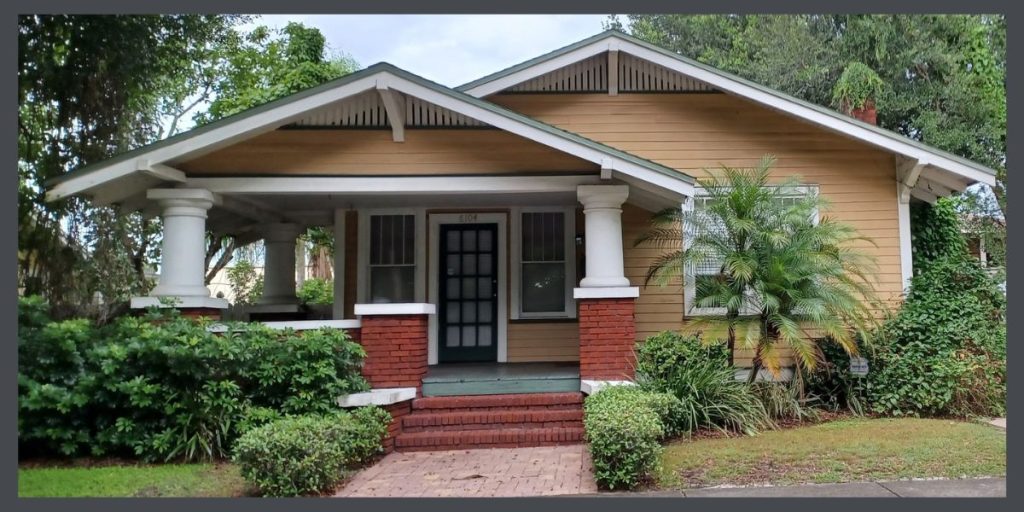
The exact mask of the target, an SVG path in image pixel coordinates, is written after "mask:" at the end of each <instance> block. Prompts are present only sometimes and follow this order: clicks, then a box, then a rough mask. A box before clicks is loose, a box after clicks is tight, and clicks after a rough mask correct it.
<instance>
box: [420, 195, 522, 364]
mask: <svg viewBox="0 0 1024 512" xmlns="http://www.w3.org/2000/svg"><path fill="white" fill-rule="evenodd" d="M469 216H472V217H469ZM491 223H496V224H497V225H498V239H497V240H496V242H497V244H498V246H497V249H498V318H497V321H498V362H499V363H504V362H507V361H508V268H507V266H508V247H507V245H508V242H507V241H508V216H507V215H506V214H505V213H496V212H479V213H477V212H472V211H465V212H460V213H432V214H429V215H428V216H427V224H428V226H429V231H430V235H429V238H428V239H427V240H428V242H427V244H426V251H427V252H428V253H429V254H430V255H431V257H430V258H429V261H430V264H429V269H428V270H427V290H428V302H430V303H431V304H439V299H438V278H437V275H438V271H439V267H438V261H437V259H438V258H437V255H436V254H437V248H438V247H440V233H441V224H491ZM437 329H438V320H437V315H431V316H430V318H429V319H428V328H427V331H428V333H427V334H428V335H427V339H428V340H429V343H428V344H427V364H431V365H434V364H438V347H437Z"/></svg>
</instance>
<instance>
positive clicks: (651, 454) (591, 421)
mask: <svg viewBox="0 0 1024 512" xmlns="http://www.w3.org/2000/svg"><path fill="white" fill-rule="evenodd" d="M629 387H631V386H614V387H611V388H609V389H605V390H604V391H601V392H599V393H596V394H594V395H591V396H589V397H587V400H586V401H585V403H584V413H585V414H584V420H583V425H584V429H585V430H586V434H587V441H588V442H589V443H590V454H591V458H592V459H593V462H594V478H595V479H596V480H597V483H598V485H600V486H601V487H603V488H606V489H623V488H624V489H633V488H635V487H636V486H638V485H640V484H641V483H642V482H643V481H644V480H646V479H647V478H648V477H649V475H650V474H651V473H652V472H653V471H654V470H655V469H656V468H657V466H658V462H659V459H660V457H661V445H660V444H658V440H659V439H661V438H662V437H664V436H665V428H664V426H663V424H662V420H661V418H660V417H659V414H658V413H657V412H656V411H655V410H654V409H652V408H651V407H650V404H651V403H653V401H655V400H660V399H650V398H649V397H647V396H646V395H648V393H647V392H645V391H643V390H629V389H623V388H629ZM648 400H650V401H648Z"/></svg>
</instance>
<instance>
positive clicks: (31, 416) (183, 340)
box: [18, 306, 368, 461]
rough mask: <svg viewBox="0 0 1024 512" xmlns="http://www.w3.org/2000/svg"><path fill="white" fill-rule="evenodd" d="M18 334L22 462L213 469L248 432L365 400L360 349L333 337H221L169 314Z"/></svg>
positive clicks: (234, 330)
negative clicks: (25, 458) (69, 459)
mask: <svg viewBox="0 0 1024 512" xmlns="http://www.w3.org/2000/svg"><path fill="white" fill-rule="evenodd" d="M30 307H31V306H30ZM21 331H22V332H21V334H20V335H19V375H18V383H19V385H18V388H19V410H18V420H19V425H18V426H19V446H20V448H22V453H23V454H37V455H52V454H61V455H66V456H75V455H83V454H91V455H96V456H99V455H114V456H136V457H140V458H142V459H144V460H147V461H154V460H169V459H185V460H196V459H212V458H220V457H224V456H226V455H227V454H228V453H229V450H230V448H231V445H232V443H233V441H234V440H235V439H236V438H237V437H238V436H239V435H240V434H241V433H243V432H244V431H246V430H247V429H249V428H252V427H255V426H259V425H262V424H264V423H267V422H269V421H272V420H273V419H276V417H277V416H279V415H280V414H282V413H290V414H306V413H328V412H333V411H337V410H338V406H337V404H336V403H335V401H336V399H337V397H338V396H339V395H342V394H346V393H350V392H356V391H362V390H365V389H367V388H368V385H367V383H366V382H365V380H363V378H362V377H361V376H360V373H359V366H360V362H361V360H362V357H363V354H364V353H363V350H362V347H361V346H359V345H358V344H356V343H354V342H352V341H351V340H350V339H349V338H348V337H347V335H346V334H345V333H344V332H343V331H340V330H330V329H325V330H316V331H303V332H298V333H297V332H294V331H276V330H272V329H270V328H267V327H265V326H262V325H258V324H249V325H245V324H242V325H237V326H231V330H229V332H227V333H225V334H224V335H218V334H214V333H211V332H209V331H208V330H207V324H205V323H203V322H200V321H196V320H192V319H188V318H182V317H180V316H178V315H176V314H170V315H159V316H146V317H123V318H120V319H117V320H116V321H114V322H113V323H111V324H109V325H107V326H104V327H102V328H95V327H93V326H91V325H90V324H89V323H88V322H85V321H82V320H69V321H64V322H54V323H49V324H46V325H45V326H43V327H42V328H38V327H30V326H29V324H26V327H25V328H24V329H22V330H21Z"/></svg>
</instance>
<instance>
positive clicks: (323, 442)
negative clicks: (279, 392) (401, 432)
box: [233, 407, 391, 496]
mask: <svg viewBox="0 0 1024 512" xmlns="http://www.w3.org/2000/svg"><path fill="white" fill-rule="evenodd" d="M390 420H391V416H390V415H389V414H388V413H387V412H386V411H384V410H383V409H380V408H377V407H370V408H365V409H361V410H357V411H355V412H353V413H345V412H340V413H335V414H330V415H305V416H294V417H290V418H285V419H281V420H278V421H274V422H272V423H269V424H267V425H264V426H262V427H258V428H255V429H253V430H250V431H249V432H247V433H245V434H244V435H242V437H241V438H239V439H238V442H237V443H236V444H235V449H234V457H233V460H234V462H235V463H237V464H238V465H239V466H240V468H241V473H242V477H243V478H245V479H246V481H247V482H249V483H250V484H251V485H253V486H254V487H256V488H257V489H259V490H260V492H261V493H263V494H264V495H265V496H298V495H301V494H309V493H318V492H323V491H327V490H330V489H331V488H333V487H334V486H335V485H337V483H338V482H339V481H340V480H341V478H342V476H343V471H344V469H345V468H347V467H351V466H352V465H354V464H358V463H361V462H364V461H366V460H367V459H369V458H370V457H371V456H373V455H374V454H376V453H379V452H380V451H381V450H382V445H381V440H382V439H383V437H384V434H386V433H387V426H388V423H389V422H390Z"/></svg>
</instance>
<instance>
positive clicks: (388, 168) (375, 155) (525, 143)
mask: <svg viewBox="0 0 1024 512" xmlns="http://www.w3.org/2000/svg"><path fill="white" fill-rule="evenodd" d="M178 167H180V168H181V169H182V170H184V171H185V172H187V173H188V174H189V175H192V176H215V175H219V174H222V175H231V174H238V175H257V174H266V175H282V174H283V175H288V174H300V175H302V174H311V175H317V174H322V175H331V176H338V175H342V176H343V175H389V174H395V175H449V174H487V173H495V174H501V173H512V172H594V171H596V170H597V168H596V166H595V165H594V164H592V163H590V162H586V161H584V160H581V159H578V158H576V157H574V156H570V155H567V154H565V153H562V152H559V151H555V150H553V149H550V148H548V147H547V146H544V145H542V144H538V143H536V142H533V141H530V140H527V139H524V138H522V137H519V136H518V135H513V134H510V133H508V132H504V131H500V130H470V129H463V130H444V129H432V130H414V129H408V130H406V131H405V142H394V141H392V139H391V131H390V130H276V131H273V132H269V133H266V134H263V135H259V136H257V137H254V138H252V139H249V140H246V141H243V142H240V143H238V144H235V145H232V146H228V147H226V148H223V149H220V150H217V151H214V152H212V153H209V154H206V155H203V156H200V157H197V158H195V159H192V160H189V161H188V162H184V163H180V164H178Z"/></svg>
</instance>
